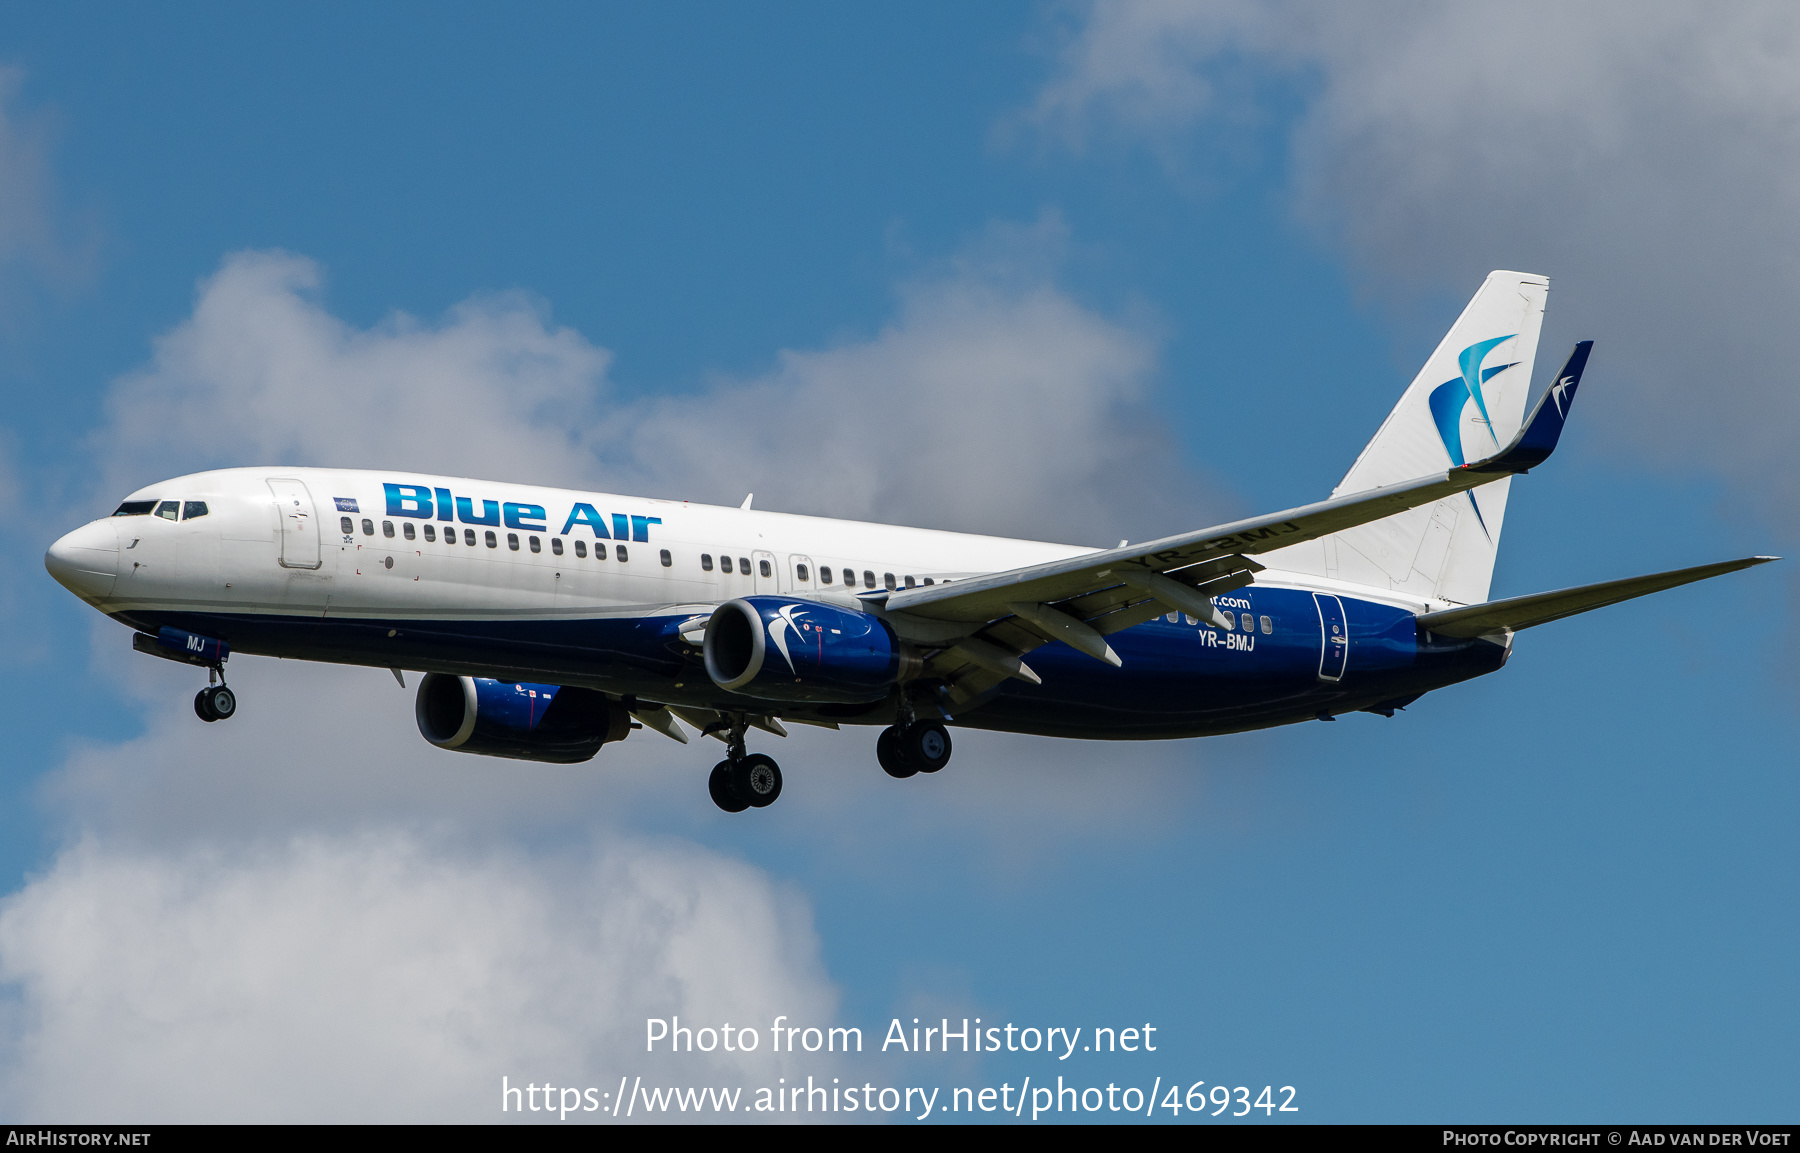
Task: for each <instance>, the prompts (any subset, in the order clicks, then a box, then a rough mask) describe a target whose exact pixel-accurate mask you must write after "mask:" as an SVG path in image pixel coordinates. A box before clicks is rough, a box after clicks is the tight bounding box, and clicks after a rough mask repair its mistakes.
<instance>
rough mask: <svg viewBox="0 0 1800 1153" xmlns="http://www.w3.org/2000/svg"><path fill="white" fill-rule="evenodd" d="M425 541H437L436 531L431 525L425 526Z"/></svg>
mask: <svg viewBox="0 0 1800 1153" xmlns="http://www.w3.org/2000/svg"><path fill="white" fill-rule="evenodd" d="M425 539H426V540H428V541H433V542H435V541H436V540H437V529H436V528H434V527H433V526H431V525H426V526H425Z"/></svg>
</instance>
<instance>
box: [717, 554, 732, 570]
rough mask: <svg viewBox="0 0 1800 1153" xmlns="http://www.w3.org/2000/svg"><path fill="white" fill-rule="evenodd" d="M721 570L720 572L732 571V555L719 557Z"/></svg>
mask: <svg viewBox="0 0 1800 1153" xmlns="http://www.w3.org/2000/svg"><path fill="white" fill-rule="evenodd" d="M719 571H720V572H730V571H731V558H730V557H728V556H722V557H720V558H719Z"/></svg>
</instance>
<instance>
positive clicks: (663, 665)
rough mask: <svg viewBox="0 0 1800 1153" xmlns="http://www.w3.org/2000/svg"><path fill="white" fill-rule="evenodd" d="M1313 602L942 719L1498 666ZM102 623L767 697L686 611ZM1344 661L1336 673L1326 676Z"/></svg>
mask: <svg viewBox="0 0 1800 1153" xmlns="http://www.w3.org/2000/svg"><path fill="white" fill-rule="evenodd" d="M1323 600H1324V602H1326V605H1327V607H1325V608H1324V609H1321V607H1320V601H1319V599H1317V598H1315V595H1314V594H1313V593H1311V592H1309V591H1306V590H1304V589H1293V588H1279V587H1251V588H1245V589H1241V590H1239V591H1238V592H1237V593H1235V594H1233V595H1232V597H1231V603H1232V604H1234V605H1236V606H1238V608H1239V609H1240V610H1241V612H1243V613H1247V614H1248V616H1249V617H1250V618H1251V619H1252V620H1253V621H1254V622H1255V623H1254V626H1253V629H1252V631H1244V629H1242V628H1238V629H1235V630H1231V631H1226V630H1223V629H1218V628H1214V627H1212V626H1209V625H1203V624H1201V625H1196V624H1190V623H1187V622H1186V620H1185V619H1183V618H1179V617H1178V618H1177V619H1176V620H1175V621H1170V620H1168V619H1167V618H1165V617H1157V618H1155V619H1153V620H1151V621H1149V622H1147V623H1144V624H1140V625H1137V626H1135V627H1132V628H1129V629H1125V630H1122V631H1120V632H1117V633H1114V634H1113V635H1112V636H1110V637H1109V638H1108V641H1109V642H1110V643H1111V645H1112V647H1113V649H1114V651H1116V652H1117V653H1118V655H1119V657H1120V659H1121V661H1122V663H1123V667H1122V668H1114V667H1112V666H1110V665H1107V664H1103V663H1101V662H1099V661H1097V660H1094V659H1093V658H1091V657H1088V656H1086V655H1083V654H1081V653H1078V652H1076V651H1075V650H1073V649H1071V648H1068V647H1067V646H1065V645H1062V644H1060V643H1051V644H1048V645H1045V646H1044V647H1042V648H1039V649H1037V650H1035V651H1034V652H1032V653H1031V654H1030V664H1031V668H1032V669H1033V670H1035V671H1036V673H1037V674H1038V675H1039V676H1040V677H1041V678H1042V682H1043V683H1042V684H1039V685H1032V684H1028V683H1026V682H1023V681H1020V680H1007V681H1005V682H1003V683H1002V684H1001V685H999V686H998V687H997V688H996V689H994V690H993V691H991V692H990V693H989V694H988V695H987V696H985V697H984V698H983V699H981V700H979V701H978V702H976V703H975V704H973V705H972V706H969V707H966V708H963V709H961V710H959V711H957V713H956V715H955V716H954V717H953V718H951V721H952V723H953V724H957V725H963V726H967V727H971V728H982V729H994V730H999V731H1005V732H1019V733H1036V734H1042V735H1045V736H1058V737H1077V738H1088V739H1113V740H1143V739H1156V738H1174V737H1193V736H1206V735H1211V734H1217V733H1228V732H1238V731H1242V730H1246V729H1257V728H1266V727H1269V726H1272V725H1280V724H1289V723H1292V722H1295V721H1302V720H1310V719H1313V718H1315V717H1318V716H1321V715H1327V716H1329V715H1335V714H1338V713H1344V712H1352V711H1355V710H1358V709H1370V708H1374V709H1391V708H1393V707H1397V706H1398V705H1402V704H1405V703H1406V702H1408V701H1410V700H1412V699H1413V698H1415V697H1417V696H1418V695H1419V694H1421V693H1424V692H1428V691H1429V690H1431V689H1435V688H1440V687H1442V686H1444V685H1448V684H1454V683H1456V682H1458V681H1463V680H1468V679H1469V678H1471V677H1476V676H1480V675H1481V674H1483V673H1488V672H1492V671H1494V670H1495V669H1498V668H1499V667H1500V666H1501V665H1502V664H1504V663H1505V661H1506V656H1507V649H1506V646H1504V645H1502V644H1497V643H1494V642H1492V641H1488V640H1483V639H1475V640H1462V639H1456V638H1450V637H1440V636H1435V635H1433V634H1430V633H1424V632H1421V630H1419V628H1418V626H1417V624H1416V623H1415V620H1416V618H1415V617H1414V615H1413V614H1412V613H1411V612H1409V611H1408V610H1406V609H1403V608H1398V607H1395V606H1392V605H1385V604H1381V603H1378V602H1374V601H1367V600H1359V599H1355V598H1352V597H1347V596H1337V597H1330V596H1327V597H1324V598H1323ZM1332 602H1341V604H1342V612H1343V627H1344V628H1345V631H1346V632H1347V636H1348V645H1347V651H1346V650H1344V649H1339V650H1338V651H1337V653H1336V654H1334V653H1333V652H1332V650H1331V649H1330V647H1329V646H1328V644H1327V641H1326V633H1327V631H1328V628H1329V626H1328V625H1327V624H1326V622H1327V621H1329V620H1331V619H1332V616H1333V613H1332V610H1331V607H1330V606H1331V604H1332ZM113 615H114V616H115V617H116V618H117V619H119V620H120V621H122V622H124V623H126V624H128V625H131V626H132V627H134V628H137V629H139V630H141V631H144V632H149V633H155V632H157V631H158V629H160V628H162V627H163V626H173V627H175V628H178V629H184V630H187V631H189V632H193V633H198V634H201V635H203V636H208V637H217V638H219V639H221V640H224V641H227V642H229V644H230V646H231V649H232V650H233V651H234V652H238V653H253V654H259V655H264V656H275V657H286V658H292V659H301V660H316V661H329V662H333V663H340V664H360V665H370V666H374V667H377V668H406V669H416V670H420V671H425V672H440V673H449V674H453V675H459V676H477V677H495V678H499V679H502V680H514V681H533V682H540V683H548V684H562V685H580V686H583V687H587V688H593V689H598V690H601V691H603V692H607V693H611V694H614V695H619V696H625V697H643V698H644V699H646V700H650V701H659V702H664V703H668V704H672V705H676V706H685V707H690V708H696V709H716V710H720V711H726V712H732V711H746V712H753V713H754V712H767V711H768V702H766V701H760V700H757V699H755V698H752V697H747V696H741V695H738V694H735V693H731V692H727V691H725V690H723V689H720V688H718V687H717V686H716V685H714V684H713V683H712V681H711V680H709V679H708V677H707V674H706V671H705V668H704V667H703V665H702V662H701V658H700V653H699V650H698V649H697V648H695V647H694V646H692V645H689V644H687V643H686V642H684V641H683V640H682V638H681V635H680V632H679V629H680V627H681V625H682V623H683V622H684V621H687V620H689V619H690V618H691V615H692V614H691V613H680V614H678V615H654V614H653V615H643V616H634V615H627V614H620V615H605V616H593V617H586V618H577V619H544V620H494V619H483V620H420V619H395V620H383V619H369V618H334V617H332V616H330V614H329V613H326V614H324V615H321V616H293V615H275V614H243V613H218V612H205V611H191V612H187V611H128V612H118V613H115V614H113ZM1240 619H1241V618H1240ZM1265 619H1266V620H1267V622H1268V626H1267V631H1265V629H1264V627H1263V624H1262V622H1263V621H1264V620H1265ZM1339 660H1341V661H1342V664H1343V668H1342V672H1341V675H1340V676H1338V677H1337V678H1336V679H1331V677H1330V674H1332V673H1334V672H1337V671H1338V668H1337V661H1339ZM1322 674H1323V675H1322ZM780 715H782V716H787V717H793V718H808V719H814V720H824V721H834V722H837V723H841V724H888V723H891V722H892V720H893V717H894V704H893V702H892V700H891V699H884V700H882V701H877V702H873V703H869V704H824V703H821V704H810V705H809V704H784V705H783V706H782V708H781V709H780Z"/></svg>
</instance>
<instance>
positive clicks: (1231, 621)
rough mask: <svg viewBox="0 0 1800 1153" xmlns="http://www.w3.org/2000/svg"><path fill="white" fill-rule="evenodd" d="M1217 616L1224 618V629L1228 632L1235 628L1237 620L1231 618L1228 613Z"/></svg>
mask: <svg viewBox="0 0 1800 1153" xmlns="http://www.w3.org/2000/svg"><path fill="white" fill-rule="evenodd" d="M1219 615H1220V616H1222V617H1224V618H1225V628H1226V629H1227V630H1228V631H1229V630H1231V629H1235V628H1237V618H1236V617H1234V616H1232V615H1231V614H1230V613H1223V612H1222V613H1220V614H1219Z"/></svg>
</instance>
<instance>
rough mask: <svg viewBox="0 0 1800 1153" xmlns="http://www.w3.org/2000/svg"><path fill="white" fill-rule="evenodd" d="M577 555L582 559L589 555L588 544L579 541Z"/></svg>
mask: <svg viewBox="0 0 1800 1153" xmlns="http://www.w3.org/2000/svg"><path fill="white" fill-rule="evenodd" d="M575 555H576V556H580V557H585V556H586V555H587V542H586V541H584V540H578V541H576V542H575Z"/></svg>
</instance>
